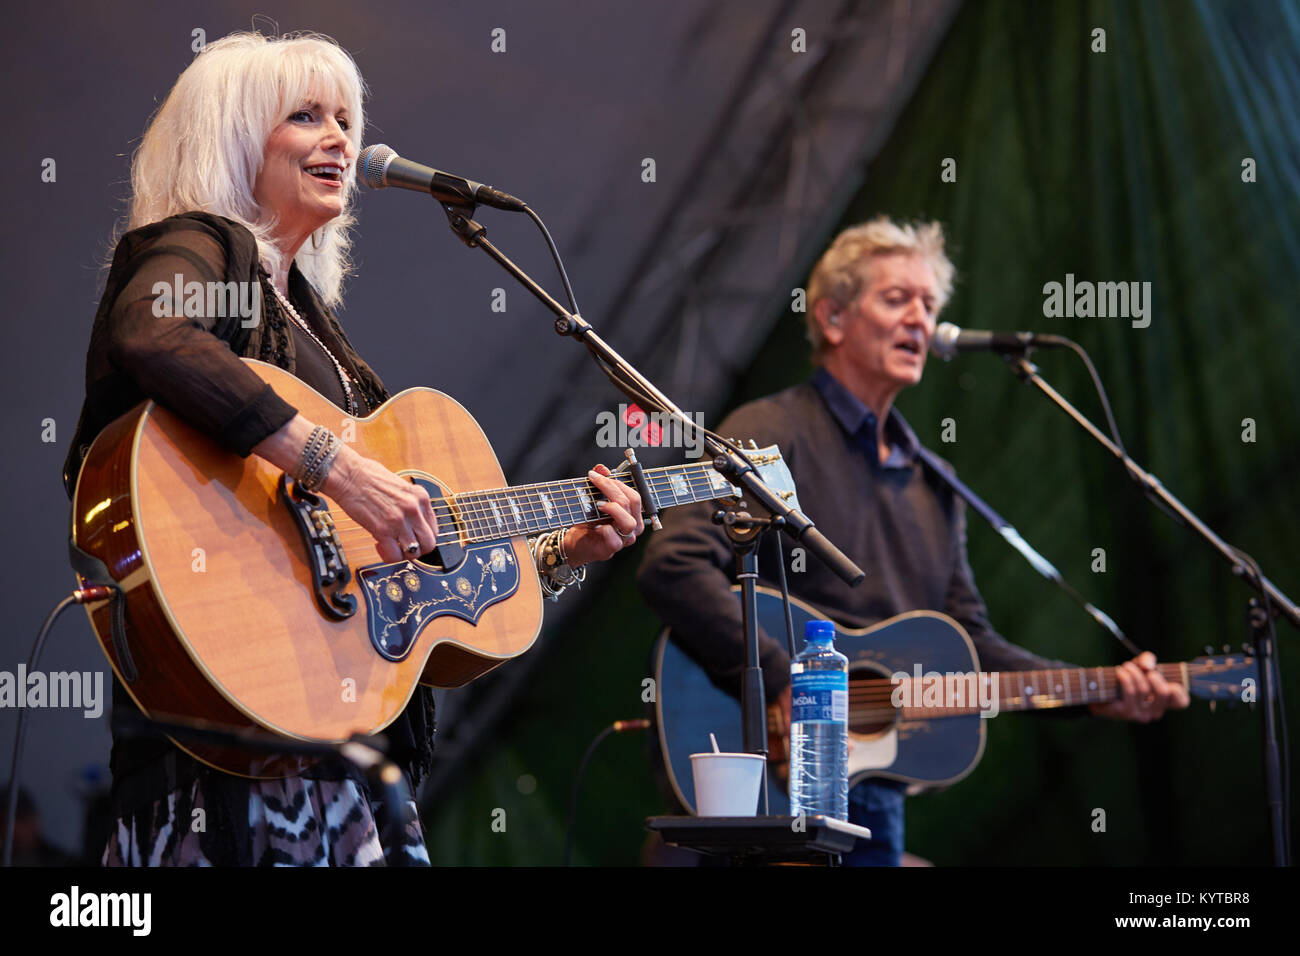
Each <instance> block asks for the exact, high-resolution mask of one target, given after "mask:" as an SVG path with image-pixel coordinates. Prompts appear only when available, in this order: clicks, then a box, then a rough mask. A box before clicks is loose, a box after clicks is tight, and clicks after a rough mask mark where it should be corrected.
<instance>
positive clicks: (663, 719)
mask: <svg viewBox="0 0 1300 956" xmlns="http://www.w3.org/2000/svg"><path fill="white" fill-rule="evenodd" d="M734 590H735V591H736V594H737V598H738V599H739V589H738V588H736V589H734ZM790 611H791V616H792V618H793V620H794V633H795V647H796V650H798V649H802V647H803V632H804V622H806V621H809V620H813V619H824V616H823V615H821V614H819V613H817V612H816V611H815V610H814V609H813V608H811V607H809V606H808V605H806V604H804V603H802V602H801V601H798V600H795V599H793V598H792V599H791V601H790ZM758 619H759V623H760V625H761V626H762V627H763V629H764V630H765V631H767V633H768V634H770V635H772V636H774V637H777V638H778V639H780V636H781V635H784V634H785V611H784V606H783V602H782V600H781V595H780V593H779V592H777V591H774V590H771V589H769V588H764V587H760V588H758ZM835 648H836V650H838V651H839V652H840V653H841V654H844V655H845V656H846V657H848V659H849V699H850V700H853V697H854V693H853V688H854V685H855V683H857V682H858V681H862V680H867V679H879V678H886V679H887V678H889V677H890V675H892V674H895V673H897V672H899V671H902V672H905V673H907V674H909V675H910V674H912V673H913V669H914V668H915V666H916V665H917V664H918V663H919V664H920V665H921V667H922V670H923V671H938V672H941V673H943V672H948V673H962V672H967V671H973V670H976V669H977V668H976V665H977V657H976V654H975V647H974V645H973V644H972V643H971V640H970V638H969V637H968V636H967V634H966V632H965V631H964V630H963V629H962V627H961V625H959V624H958V623H957V622H956V621H954V620H953V619H952V618H950V617H948V616H947V615H944V614H939V613H936V612H934V611H913V612H909V613H907V614H900V615H899V616H897V617H893V618H890V619H889V620H888V621H882V622H881V623H880V624H877V625H875V626H874V627H870V628H863V629H857V630H851V629H848V628H843V627H837V628H836V634H835ZM654 660H655V680H656V686H657V688H658V693H657V695H656V703H655V708H656V716H657V717H658V724H659V740H660V746H661V748H662V753H663V759H664V766H665V767H666V768H667V770H668V775H669V779H670V781H671V783H672V786H673V789H674V791H675V792H676V794H677V797H678V799H679V800H680V801H681V802H682V804H683V805H684V806H685V807H686V808H687V809H688V810H689V811H690V812H691V813H694V812H695V781H694V777H693V776H692V774H691V759H690V755H691V754H692V753H701V752H704V751H707V750H709V749H711V743H710V741H709V733H710V732H712V733H714V734H715V735H716V736H717V738H718V746H719V747H721V748H722V750H724V751H729V752H733V753H739V752H742V751H743V744H742V739H741V713H740V701H739V700H737V699H736V698H735V697H733V696H731V695H730V694H728V693H727V692H726V691H724V690H722V689H720V688H719V687H717V686H716V685H715V684H714V683H713V682H712V681H711V680H710V679H709V677H708V675H707V674H706V673H705V672H704V670H703V669H702V668H701V667H700V666H699V665H698V664H696V663H695V661H694V660H692V659H691V658H690V657H689V656H688V655H687V654H686V653H685V652H684V651H683V650H682V649H681V648H679V647H678V646H677V645H676V644H675V643H673V641H672V637H671V634H670V633H669V632H667V631H665V632H664V633H662V634H661V635H660V636H659V640H658V643H657V644H656V646H655V655H654ZM984 735H985V729H984V718H981V717H979V716H978V715H972V716H961V717H949V718H947V719H944V720H918V719H910V718H904V717H902V716H901V715H896V716H895V718H894V719H893V720H891V721H890V722H888V723H887V724H883V725H882V724H875V725H871V724H867V723H864V722H863V721H862V720H861V719H860V717H859V718H856V719H855V715H854V708H853V707H852V706H851V707H850V712H849V786H850V788H852V787H854V786H856V785H857V784H859V783H861V782H862V781H863V780H866V779H868V778H870V777H885V778H888V779H892V780H901V781H904V782H907V783H910V784H913V785H915V786H916V787H919V788H920V787H938V786H946V785H948V784H952V783H956V782H957V781H958V780H960V779H961V778H962V777H964V776H966V775H967V774H968V773H970V772H971V771H972V770H973V769H975V765H976V764H977V763H979V759H980V757H981V756H982V755H983V753H984ZM768 799H769V804H770V810H771V812H772V813H773V814H779V815H784V814H787V813H789V809H790V801H789V797H788V796H787V794H786V790H785V784H784V782H782V781H781V780H780V779H779V778H778V777H777V775H776V774H775V773H773V771H772V769H771V767H770V766H769V768H768Z"/></svg>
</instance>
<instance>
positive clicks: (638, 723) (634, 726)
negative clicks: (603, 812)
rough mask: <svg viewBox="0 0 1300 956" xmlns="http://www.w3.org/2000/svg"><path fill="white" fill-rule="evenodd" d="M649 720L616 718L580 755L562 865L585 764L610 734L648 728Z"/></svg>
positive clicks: (573, 825) (575, 818) (568, 848)
mask: <svg viewBox="0 0 1300 956" xmlns="http://www.w3.org/2000/svg"><path fill="white" fill-rule="evenodd" d="M649 729H650V721H648V720H646V719H645V718H644V717H638V718H637V719H635V720H616V721H614V722H613V723H612V724H610V725H609V726H608V727H606V728H605V729H604V730H602V731H601V732H600V733H598V734H597V735H596V739H595V740H593V741H592V742H591V743H590V744H589V745H588V746H587V752H586V753H585V754H583V755H582V762H581V763H579V764H578V775H577V776H576V777H575V778H574V779H573V792H572V794H570V796H569V822H568V825H567V826H566V827H565V828H564V865H565V866H568V865H569V854H570V852H571V851H572V849H573V833H574V830H575V828H576V826H577V822H578V793H579V791H580V790H581V788H582V777H583V775H584V774H585V773H586V772H587V764H588V763H589V762H590V760H591V755H592V754H593V753H595V752H596V748H597V747H599V746H600V743H601V741H603V740H604V739H605V738H606V737H608V736H609V735H610V734H621V733H624V732H626V731H629V730H649Z"/></svg>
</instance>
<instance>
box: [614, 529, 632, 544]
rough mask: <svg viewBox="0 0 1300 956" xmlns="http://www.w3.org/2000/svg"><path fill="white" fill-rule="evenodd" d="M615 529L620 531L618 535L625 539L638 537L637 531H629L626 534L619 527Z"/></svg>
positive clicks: (630, 539) (629, 539)
mask: <svg viewBox="0 0 1300 956" xmlns="http://www.w3.org/2000/svg"><path fill="white" fill-rule="evenodd" d="M614 530H615V531H617V532H618V536H619V537H620V538H622V539H623V540H624V541H633V540H635V539H636V532H635V531H629V532H628V533H627V534H624V533H623V532H622V531H619V530H618V529H617V528H615V529H614Z"/></svg>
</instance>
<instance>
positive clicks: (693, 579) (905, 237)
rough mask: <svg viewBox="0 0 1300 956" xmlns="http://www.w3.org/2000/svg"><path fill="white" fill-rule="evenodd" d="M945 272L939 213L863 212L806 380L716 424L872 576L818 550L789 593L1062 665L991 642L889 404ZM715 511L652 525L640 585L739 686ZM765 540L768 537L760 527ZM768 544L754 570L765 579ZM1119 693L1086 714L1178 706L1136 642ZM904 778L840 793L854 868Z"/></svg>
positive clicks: (831, 280)
mask: <svg viewBox="0 0 1300 956" xmlns="http://www.w3.org/2000/svg"><path fill="white" fill-rule="evenodd" d="M953 274H954V269H953V265H952V262H951V261H949V259H948V257H947V255H946V254H945V252H944V237H943V229H942V227H941V226H940V225H939V224H938V223H928V224H916V225H910V224H898V223H895V222H893V221H891V220H889V219H886V218H883V217H882V218H877V219H873V220H871V221H870V222H866V223H862V224H860V225H857V226H853V227H852V228H849V229H846V230H845V231H844V232H842V233H840V235H839V236H837V237H836V239H835V241H834V242H833V243H832V244H831V246H830V248H829V249H827V251H826V252H825V254H824V255H823V256H822V257H821V259H820V260H819V261H818V263H817V265H816V266H815V267H814V269H813V272H812V275H811V277H810V278H809V282H808V311H807V323H808V338H809V340H810V341H811V343H812V348H813V362H814V364H815V365H816V366H817V370H816V372H815V374H814V375H813V377H812V379H811V380H810V381H808V382H805V383H803V384H800V385H796V386H794V387H792V388H788V389H786V390H784V391H782V392H779V393H777V394H775V395H771V396H768V397H766V398H761V399H759V400H757V401H755V402H750V403H749V404H747V405H743V406H741V407H740V408H738V409H736V410H735V411H734V412H732V413H731V414H730V415H729V416H728V417H727V418H726V419H725V420H724V421H723V422H722V424H721V425H720V426H719V428H718V431H719V432H720V433H721V434H724V435H736V436H743V437H744V438H745V439H749V438H754V439H755V440H756V441H757V442H758V443H759V444H760V445H767V444H771V443H775V444H777V445H779V446H780V448H781V451H782V453H783V455H784V457H785V460H786V462H787V463H788V464H789V466H790V471H791V473H792V474H793V476H794V478H795V481H796V484H797V487H798V491H799V501H800V504H801V505H802V506H803V510H804V512H805V513H806V514H807V515H808V516H809V517H810V518H811V519H812V520H813V521H814V522H816V524H817V525H818V527H820V528H821V529H822V530H823V531H824V532H825V533H826V534H828V535H829V536H830V537H831V539H832V540H833V541H834V542H835V543H836V544H837V545H838V546H839V547H840V548H841V549H842V550H843V551H844V552H845V553H846V554H847V555H848V556H849V557H850V558H851V559H852V560H853V561H854V562H856V563H857V564H858V565H859V566H861V567H862V568H864V569H866V571H867V577H866V580H864V581H863V582H862V583H861V584H859V585H858V586H857V587H855V588H850V587H849V586H848V585H846V584H845V583H844V582H843V581H841V580H840V579H839V578H838V577H836V576H835V575H834V574H833V573H831V571H830V570H829V569H827V568H825V567H823V566H822V565H821V564H820V563H819V562H817V561H810V562H808V563H807V567H806V568H805V569H804V570H803V571H801V572H800V573H798V574H791V575H789V583H790V593H791V595H792V596H794V597H797V598H799V599H801V600H803V601H805V602H807V603H808V604H811V605H812V606H813V607H815V608H817V609H818V610H819V611H820V612H822V613H824V614H826V615H827V616H829V617H831V618H833V619H835V620H836V621H838V622H839V623H840V624H843V625H845V626H848V627H867V626H870V625H873V624H876V623H878V622H880V621H883V620H885V619H887V618H890V617H893V616H894V615H897V614H902V613H905V612H907V611H914V610H920V609H929V610H934V611H942V612H943V613H945V614H947V615H949V616H950V617H952V618H954V619H955V620H956V621H957V622H958V623H960V624H961V625H962V626H963V627H964V628H965V629H966V632H967V633H968V634H969V635H970V638H971V641H972V642H973V643H974V645H975V648H976V651H977V652H978V654H979V661H980V667H981V669H983V670H987V671H994V670H997V671H1010V670H1035V669H1043V668H1054V667H1069V666H1072V665H1068V664H1064V663H1062V662H1060V661H1048V660H1043V659H1042V658H1039V657H1037V656H1035V655H1033V654H1031V653H1030V652H1028V651H1026V650H1024V649H1023V648H1020V647H1017V646H1015V645H1014V644H1011V643H1009V642H1007V641H1006V640H1005V639H1003V638H1002V637H1000V636H999V635H998V634H997V633H996V632H995V631H994V630H993V627H992V626H991V625H990V623H989V621H988V615H987V611H986V609H985V606H984V601H983V599H982V598H981V597H980V595H979V592H978V591H977V590H976V588H975V581H974V577H973V575H972V573H971V568H970V564H969V562H968V560H967V557H966V522H965V509H964V504H963V502H962V501H961V500H960V499H959V498H957V497H956V495H955V494H954V492H953V491H952V489H951V487H950V486H949V485H948V484H947V482H946V481H945V480H944V479H943V477H942V476H941V475H939V474H937V473H935V472H934V471H933V469H932V468H931V467H930V466H929V465H927V464H926V463H925V462H924V461H923V460H922V459H921V457H920V454H919V452H920V449H921V445H920V442H919V441H918V440H917V437H916V434H915V433H914V432H913V431H912V429H911V428H910V427H909V426H908V424H907V422H906V421H904V419H903V416H902V415H901V414H899V412H898V410H897V409H895V408H894V407H893V405H894V399H895V398H896V397H897V396H898V394H899V392H901V391H902V390H903V389H904V388H906V387H908V386H911V385H916V384H918V383H919V382H920V381H921V373H922V371H923V370H924V368H925V360H926V355H927V352H928V349H929V345H930V339H931V337H932V336H933V335H934V332H935V324H936V322H937V317H938V314H939V312H940V311H941V310H942V309H943V306H944V304H945V303H946V302H947V301H948V298H949V296H950V295H951V293H952V287H953ZM713 510H714V507H713V506H710V505H707V504H705V505H700V506H694V507H690V508H678V509H674V510H673V511H672V512H669V513H667V514H666V515H665V516H664V531H663V532H661V533H659V534H657V535H654V536H652V538H651V541H650V546H649V548H648V549H647V550H646V555H645V559H644V561H643V563H642V566H641V569H640V572H639V574H638V578H637V582H638V585H639V586H640V588H641V592H642V594H643V595H644V597H645V598H646V600H647V601H648V602H649V603H650V605H651V606H652V607H653V608H654V609H655V610H656V612H658V613H659V615H660V616H661V617H662V618H663V620H664V621H665V622H666V623H667V624H668V625H669V626H670V627H671V628H672V629H673V633H674V637H675V639H676V640H677V641H678V642H679V644H681V645H682V646H683V648H684V649H685V650H686V651H687V653H689V654H690V655H691V656H692V657H693V658H694V659H695V660H697V661H698V662H699V663H700V665H701V666H702V667H704V669H705V670H706V671H708V673H709V675H710V677H711V678H712V679H713V680H714V681H715V682H716V683H717V684H718V685H719V686H721V687H723V688H726V689H728V690H730V691H731V692H733V693H735V694H737V695H738V694H739V687H740V678H741V674H742V671H743V669H744V650H743V643H742V631H741V612H740V604H739V602H738V601H737V600H736V598H735V596H734V595H733V594H732V593H731V590H730V588H731V584H732V580H731V575H732V574H733V572H734V559H733V557H732V553H731V550H730V547H729V546H728V543H727V540H726V536H725V535H724V533H723V531H722V529H721V528H720V527H718V526H717V525H714V524H713V523H712V521H711V514H712V511H713ZM769 537H770V536H769ZM777 560H778V558H777V554H776V549H775V546H774V545H772V543H771V542H769V543H768V545H767V546H765V547H764V548H763V549H761V551H760V556H759V571H760V573H761V574H762V575H763V577H764V581H765V582H766V583H769V584H771V583H774V582H775V580H776V579H775V562H776V561H777ZM760 659H761V663H762V666H763V676H764V689H765V693H766V697H767V700H768V702H769V708H770V709H771V710H772V711H773V712H774V716H777V719H778V720H779V725H780V726H781V727H784V728H788V727H789V719H790V662H789V657H788V655H787V653H786V650H785V643H784V640H782V639H778V636H774V635H769V634H766V633H762V634H760ZM1119 683H1120V686H1121V689H1122V692H1123V696H1122V697H1121V698H1120V699H1119V700H1117V701H1113V702H1110V703H1107V704H1104V705H1096V704H1094V705H1092V712H1093V713H1094V714H1099V715H1104V716H1110V717H1119V718H1124V719H1129V720H1136V721H1142V722H1145V721H1149V720H1154V719H1156V718H1158V717H1160V716H1161V715H1162V714H1163V713H1164V711H1165V710H1166V708H1169V707H1186V706H1187V704H1188V696H1187V692H1186V690H1185V689H1183V688H1182V687H1181V686H1176V685H1170V684H1168V683H1167V682H1166V681H1165V680H1164V679H1163V678H1162V677H1161V676H1160V674H1159V673H1158V672H1157V671H1156V670H1155V658H1154V656H1153V655H1151V654H1150V653H1144V654H1141V655H1139V656H1138V657H1136V658H1134V660H1132V661H1129V662H1127V663H1125V664H1124V665H1123V666H1122V667H1121V668H1120V669H1119ZM904 790H905V784H902V783H899V782H897V781H890V780H882V779H873V780H869V781H867V782H866V783H863V784H860V785H859V786H857V787H855V788H853V790H852V791H851V792H850V794H849V820H850V821H851V822H854V823H859V824H862V825H864V826H866V827H868V828H870V829H871V830H872V833H873V839H872V841H871V843H870V845H869V846H867V847H866V848H865V849H859V850H857V851H855V852H854V853H853V854H850V855H849V857H848V859H847V860H846V862H847V863H849V864H851V865H894V866H896V865H898V864H899V863H900V861H901V857H902V851H903V795H904Z"/></svg>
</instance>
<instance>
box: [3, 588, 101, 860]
mask: <svg viewBox="0 0 1300 956" xmlns="http://www.w3.org/2000/svg"><path fill="white" fill-rule="evenodd" d="M119 600H120V598H119ZM78 603H80V602H79V601H78V600H77V595H76V594H69V595H68V596H67V597H65V598H64V599H63V600H62V601H60V602H59V603H58V604H56V605H55V606H54V610H53V611H51V612H50V613H49V615H48V616H47V617H46V618H45V623H44V624H42V625H41V630H40V632H39V633H38V634H37V635H36V643H35V644H34V645H33V646H32V653H31V657H29V658H28V659H27V672H28V673H31V672H33V671H35V670H36V662H37V661H38V660H40V656H41V649H42V648H43V647H44V645H45V639H46V638H47V637H49V634H50V628H52V627H53V626H54V622H55V621H56V620H58V617H59V615H60V614H62V613H63V612H64V611H66V610H67V609H68V608H70V607H72V605H74V604H78ZM24 691H25V688H18V693H20V694H21V693H24ZM26 729H27V708H26V707H20V708H18V729H17V730H16V731H15V732H14V759H13V763H11V764H10V766H9V806H8V808H7V811H6V815H5V850H4V865H5V866H11V865H12V864H13V857H14V823H15V820H14V817H15V815H16V814H17V812H18V766H19V763H20V761H21V760H22V755H23V736H24V731H25V730H26Z"/></svg>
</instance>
